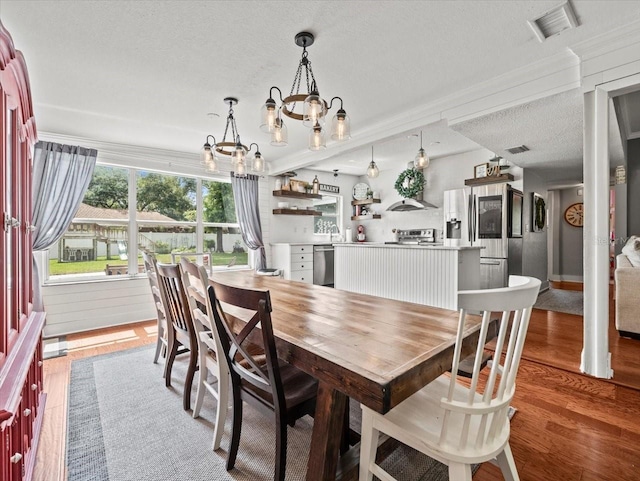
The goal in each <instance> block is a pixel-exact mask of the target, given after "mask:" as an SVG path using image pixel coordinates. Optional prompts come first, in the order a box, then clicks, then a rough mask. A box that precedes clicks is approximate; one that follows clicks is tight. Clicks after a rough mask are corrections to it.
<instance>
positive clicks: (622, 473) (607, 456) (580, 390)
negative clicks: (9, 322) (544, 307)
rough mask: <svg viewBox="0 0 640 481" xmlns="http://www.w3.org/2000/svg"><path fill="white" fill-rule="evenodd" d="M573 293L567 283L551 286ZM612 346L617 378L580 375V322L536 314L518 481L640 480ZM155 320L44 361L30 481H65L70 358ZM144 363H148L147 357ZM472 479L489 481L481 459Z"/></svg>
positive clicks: (490, 469)
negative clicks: (43, 400) (41, 413)
mask: <svg viewBox="0 0 640 481" xmlns="http://www.w3.org/2000/svg"><path fill="white" fill-rule="evenodd" d="M554 287H556V288H558V287H562V288H573V289H577V288H578V286H575V285H560V286H558V285H554ZM613 312H614V311H613V301H611V315H610V317H611V325H612V327H611V329H610V332H609V335H610V341H611V342H610V344H611V348H610V349H611V354H612V364H613V369H614V371H615V378H614V379H613V380H611V381H605V380H600V379H594V378H591V377H589V376H584V375H582V374H580V370H579V363H580V352H581V350H582V330H583V325H582V324H583V323H582V317H581V316H575V315H571V314H564V313H556V312H547V311H541V310H538V309H534V311H533V314H532V317H531V324H530V328H529V333H528V335H527V341H526V343H525V350H524V354H523V360H522V362H521V366H520V371H519V373H518V379H517V390H516V395H515V400H514V402H513V406H515V407H516V408H517V409H518V412H517V413H516V415H515V416H514V418H513V420H512V422H511V447H512V450H513V453H514V457H515V460H516V464H517V466H518V471H519V473H520V479H521V480H522V481H534V480H535V481H556V480H557V481H596V480H597V481H632V480H640V356H638V352H639V350H640V341H636V340H630V339H622V338H620V337H619V336H618V334H617V332H616V331H615V329H614V328H613V321H612V320H613ZM155 335H156V324H155V322H146V323H139V324H135V325H129V326H123V327H119V328H111V329H105V330H101V331H96V332H90V333H84V334H77V335H72V336H68V338H67V341H68V348H69V354H68V355H67V356H66V357H60V358H56V359H51V360H47V361H45V363H44V372H45V378H44V383H45V386H44V387H45V391H46V392H47V393H48V401H47V407H46V412H45V418H44V426H43V433H42V440H41V442H40V445H39V449H38V461H37V465H36V470H35V475H34V479H35V480H36V481H64V480H65V479H66V472H65V467H64V452H65V451H64V443H65V439H64V436H65V432H66V405H67V399H66V397H67V389H68V383H69V371H70V366H71V362H72V361H73V360H75V359H78V358H82V357H88V356H93V355H97V354H103V353H106V352H111V351H115V350H120V349H129V348H132V347H135V346H140V345H143V344H149V343H154V342H155ZM149 362H151V360H149ZM473 479H474V481H496V480H501V479H502V476H501V474H500V471H499V469H498V468H497V467H496V466H494V465H492V464H489V463H485V464H483V465H482V466H481V468H480V469H479V470H478V472H477V473H476V475H475V476H474V478H473Z"/></svg>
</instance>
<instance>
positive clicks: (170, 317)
mask: <svg viewBox="0 0 640 481" xmlns="http://www.w3.org/2000/svg"><path fill="white" fill-rule="evenodd" d="M156 272H157V274H158V284H159V285H160V292H161V294H162V299H163V303H164V307H165V312H166V315H167V327H168V329H167V345H168V353H167V361H166V363H165V366H164V378H165V385H166V386H167V387H170V386H171V368H172V367H173V362H174V360H175V358H176V355H177V354H178V350H179V349H180V348H181V347H185V348H187V349H189V367H188V368H187V375H186V378H185V381H184V392H183V395H182V407H183V408H184V410H185V411H187V410H189V409H190V408H191V385H192V384H193V377H194V375H195V372H196V368H197V366H198V341H197V338H196V331H195V328H194V327H193V320H192V317H191V309H190V308H189V302H188V300H187V295H186V292H185V289H184V284H183V282H182V273H181V272H180V267H179V266H177V265H175V264H157V265H156Z"/></svg>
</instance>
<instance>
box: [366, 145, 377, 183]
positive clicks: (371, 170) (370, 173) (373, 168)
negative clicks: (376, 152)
mask: <svg viewBox="0 0 640 481" xmlns="http://www.w3.org/2000/svg"><path fill="white" fill-rule="evenodd" d="M378 175H380V169H378V166H377V165H376V163H375V162H374V161H373V145H372V146H371V162H370V163H369V167H367V177H369V178H370V179H375V178H376V177H378Z"/></svg>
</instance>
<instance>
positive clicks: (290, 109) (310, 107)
mask: <svg viewBox="0 0 640 481" xmlns="http://www.w3.org/2000/svg"><path fill="white" fill-rule="evenodd" d="M314 40H315V38H314V36H313V34H311V33H309V32H300V33H298V34H297V35H296V36H295V43H296V45H298V46H299V47H302V57H301V59H300V62H299V63H298V69H297V71H296V75H295V77H294V79H293V84H292V85H291V91H290V92H289V95H288V96H287V97H285V98H282V91H281V90H280V89H279V88H278V87H276V86H273V87H271V89H270V90H269V98H268V99H267V100H266V102H265V103H264V105H263V106H262V115H261V117H262V121H261V123H260V129H261V130H262V131H263V132H267V133H270V134H271V145H276V146H284V145H287V141H286V130H284V132H283V129H284V122H283V121H282V118H281V115H285V116H287V117H289V118H291V119H294V120H301V121H302V124H303V125H304V126H305V127H308V128H309V129H311V132H310V134H309V149H310V150H321V149H324V148H326V140H325V134H324V130H323V129H324V124H325V119H326V115H327V112H328V111H329V110H331V107H332V106H333V101H334V100H339V101H340V109H338V111H337V113H336V115H335V116H334V118H333V120H332V123H331V138H332V139H333V140H337V141H342V140H347V139H350V138H351V125H350V121H349V117H348V116H347V113H346V111H345V110H344V108H343V105H342V99H341V98H340V97H333V98H332V99H331V102H330V103H327V101H326V100H324V99H323V98H322V97H321V96H320V92H319V89H318V84H317V82H316V78H315V76H314V74H313V69H312V68H311V61H310V60H309V53H308V52H307V47H309V46H311V45H313V42H314ZM303 77H304V82H303ZM301 83H302V84H303V85H304V84H306V86H307V88H306V90H307V91H306V93H305V92H304V89H303V90H302V92H301V91H300V84H301ZM274 90H276V91H277V92H278V94H279V97H280V105H279V106H278V104H276V101H275V100H274V99H273V91H274ZM296 104H298V105H300V104H301V105H302V111H300V108H298V110H297V111H296ZM283 139H284V140H283Z"/></svg>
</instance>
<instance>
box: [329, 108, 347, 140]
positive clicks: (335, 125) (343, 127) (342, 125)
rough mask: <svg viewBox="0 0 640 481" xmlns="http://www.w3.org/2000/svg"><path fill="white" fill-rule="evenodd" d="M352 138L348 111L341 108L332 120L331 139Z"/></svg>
mask: <svg viewBox="0 0 640 481" xmlns="http://www.w3.org/2000/svg"><path fill="white" fill-rule="evenodd" d="M350 138H351V120H350V119H349V116H348V115H347V113H346V112H345V111H344V110H342V109H340V110H338V113H336V115H334V116H333V120H332V121H331V139H332V140H347V139H350Z"/></svg>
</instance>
